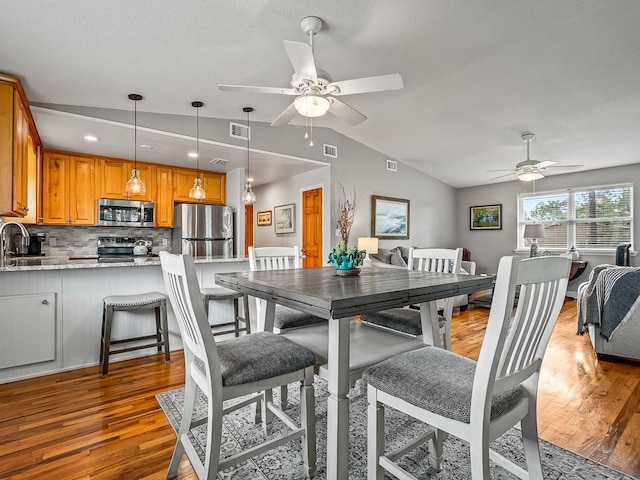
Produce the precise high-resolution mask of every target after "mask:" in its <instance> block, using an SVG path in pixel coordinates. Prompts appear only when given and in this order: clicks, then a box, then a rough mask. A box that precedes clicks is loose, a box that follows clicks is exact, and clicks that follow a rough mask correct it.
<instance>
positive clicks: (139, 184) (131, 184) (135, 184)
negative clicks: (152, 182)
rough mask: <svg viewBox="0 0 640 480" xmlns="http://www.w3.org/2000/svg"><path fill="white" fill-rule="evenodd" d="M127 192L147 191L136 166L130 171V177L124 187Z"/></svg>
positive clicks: (136, 193)
mask: <svg viewBox="0 0 640 480" xmlns="http://www.w3.org/2000/svg"><path fill="white" fill-rule="evenodd" d="M125 189H126V191H127V193H128V194H133V195H144V194H146V193H147V187H146V185H145V184H144V182H143V181H142V179H141V178H140V172H139V171H138V169H137V168H134V169H133V170H132V171H131V178H130V179H129V181H128V182H127V185H126V187H125Z"/></svg>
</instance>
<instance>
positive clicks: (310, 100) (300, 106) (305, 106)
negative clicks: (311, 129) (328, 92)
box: [293, 94, 331, 117]
mask: <svg viewBox="0 0 640 480" xmlns="http://www.w3.org/2000/svg"><path fill="white" fill-rule="evenodd" d="M293 104H294V106H295V107H296V110H297V111H298V113H299V114H300V115H304V116H305V117H321V116H322V115H324V114H325V113H327V110H329V107H330V106H331V102H329V99H328V98H326V97H323V96H321V95H313V94H307V95H300V96H299V97H297V98H296V99H295V100H294V102H293Z"/></svg>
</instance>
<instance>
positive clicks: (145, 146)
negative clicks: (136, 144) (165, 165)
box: [140, 143, 153, 150]
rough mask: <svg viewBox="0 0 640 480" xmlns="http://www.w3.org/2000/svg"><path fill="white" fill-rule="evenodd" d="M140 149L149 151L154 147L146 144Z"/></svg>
mask: <svg viewBox="0 0 640 480" xmlns="http://www.w3.org/2000/svg"><path fill="white" fill-rule="evenodd" d="M140 148H148V149H149V150H151V149H152V148H153V147H152V146H151V145H147V144H146V143H143V144H142V145H140Z"/></svg>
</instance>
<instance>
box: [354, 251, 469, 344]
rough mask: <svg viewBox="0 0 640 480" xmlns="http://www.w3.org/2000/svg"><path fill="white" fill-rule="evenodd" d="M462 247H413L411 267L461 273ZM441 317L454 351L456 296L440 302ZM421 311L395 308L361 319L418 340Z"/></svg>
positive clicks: (446, 338) (409, 265)
mask: <svg viewBox="0 0 640 480" xmlns="http://www.w3.org/2000/svg"><path fill="white" fill-rule="evenodd" d="M462 251H463V249H462V248H456V249H448V248H413V247H412V248H410V249H409V259H408V261H407V268H408V269H409V270H420V271H424V272H434V273H460V272H461V266H462ZM440 307H442V314H439V315H438V317H439V318H438V320H439V322H438V324H439V327H440V334H441V335H442V336H443V338H444V342H443V344H444V348H445V349H447V350H451V319H452V317H453V297H450V298H446V299H444V300H443V301H442V302H441V303H440V302H439V305H438V310H440ZM420 315H421V313H420V311H419V310H415V309H412V308H392V309H390V310H383V311H380V312H374V313H366V314H362V315H360V320H361V321H362V322H363V323H364V324H366V325H370V326H372V327H377V328H384V329H387V330H391V331H393V332H396V333H399V334H403V335H409V336H412V337H417V336H419V335H422V323H421V320H420Z"/></svg>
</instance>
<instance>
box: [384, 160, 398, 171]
mask: <svg viewBox="0 0 640 480" xmlns="http://www.w3.org/2000/svg"><path fill="white" fill-rule="evenodd" d="M387 170H389V171H390V172H397V171H398V162H396V161H395V160H389V159H387Z"/></svg>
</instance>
